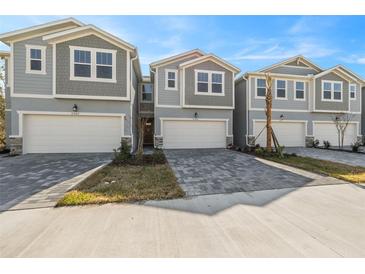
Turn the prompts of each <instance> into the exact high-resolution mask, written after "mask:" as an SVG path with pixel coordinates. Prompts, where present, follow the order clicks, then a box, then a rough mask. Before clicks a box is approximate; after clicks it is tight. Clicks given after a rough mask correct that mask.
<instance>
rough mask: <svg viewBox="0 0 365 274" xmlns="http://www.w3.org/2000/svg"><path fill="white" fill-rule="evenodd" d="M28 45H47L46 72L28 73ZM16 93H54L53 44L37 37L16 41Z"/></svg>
mask: <svg viewBox="0 0 365 274" xmlns="http://www.w3.org/2000/svg"><path fill="white" fill-rule="evenodd" d="M26 45H35V46H47V48H46V74H32V73H26V72H25V71H26V53H27V52H26V47H25V46H26ZM13 50H14V52H13V53H14V90H13V91H14V94H37V95H52V69H53V68H52V46H51V45H48V43H47V42H45V41H43V40H42V37H35V38H31V39H27V40H23V41H19V42H15V43H14V49H13Z"/></svg>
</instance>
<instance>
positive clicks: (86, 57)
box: [70, 46, 117, 83]
mask: <svg viewBox="0 0 365 274" xmlns="http://www.w3.org/2000/svg"><path fill="white" fill-rule="evenodd" d="M116 52H117V51H116V50H109V49H98V48H85V47H74V46H70V80H78V81H95V82H112V83H116Z"/></svg>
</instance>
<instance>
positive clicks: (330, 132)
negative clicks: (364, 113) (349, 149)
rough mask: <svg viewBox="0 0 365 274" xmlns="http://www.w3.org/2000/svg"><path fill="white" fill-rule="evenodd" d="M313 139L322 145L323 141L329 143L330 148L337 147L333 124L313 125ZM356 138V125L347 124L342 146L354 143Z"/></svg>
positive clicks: (336, 134)
mask: <svg viewBox="0 0 365 274" xmlns="http://www.w3.org/2000/svg"><path fill="white" fill-rule="evenodd" d="M313 132H314V138H315V139H318V140H319V141H320V144H321V145H322V144H323V141H329V142H330V144H331V145H332V146H338V142H339V141H338V131H337V129H336V126H335V124H334V123H333V122H328V123H316V122H314V123H313ZM356 138H357V126H356V124H349V125H348V126H347V128H346V131H345V138H344V143H343V144H344V145H345V146H349V145H351V143H354V142H355V141H356Z"/></svg>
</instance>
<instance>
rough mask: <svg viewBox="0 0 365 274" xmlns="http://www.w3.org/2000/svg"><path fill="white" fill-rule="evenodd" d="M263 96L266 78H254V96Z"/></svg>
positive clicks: (264, 94)
mask: <svg viewBox="0 0 365 274" xmlns="http://www.w3.org/2000/svg"><path fill="white" fill-rule="evenodd" d="M260 97H261V98H265V97H266V80H265V79H260V78H257V79H256V98H260Z"/></svg>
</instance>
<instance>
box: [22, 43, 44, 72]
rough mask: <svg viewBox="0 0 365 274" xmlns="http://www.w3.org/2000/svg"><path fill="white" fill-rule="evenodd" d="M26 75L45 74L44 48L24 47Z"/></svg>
mask: <svg viewBox="0 0 365 274" xmlns="http://www.w3.org/2000/svg"><path fill="white" fill-rule="evenodd" d="M25 47H26V62H27V64H26V71H25V72H26V73H34V74H46V47H45V46H33V45H26V46H25Z"/></svg>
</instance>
